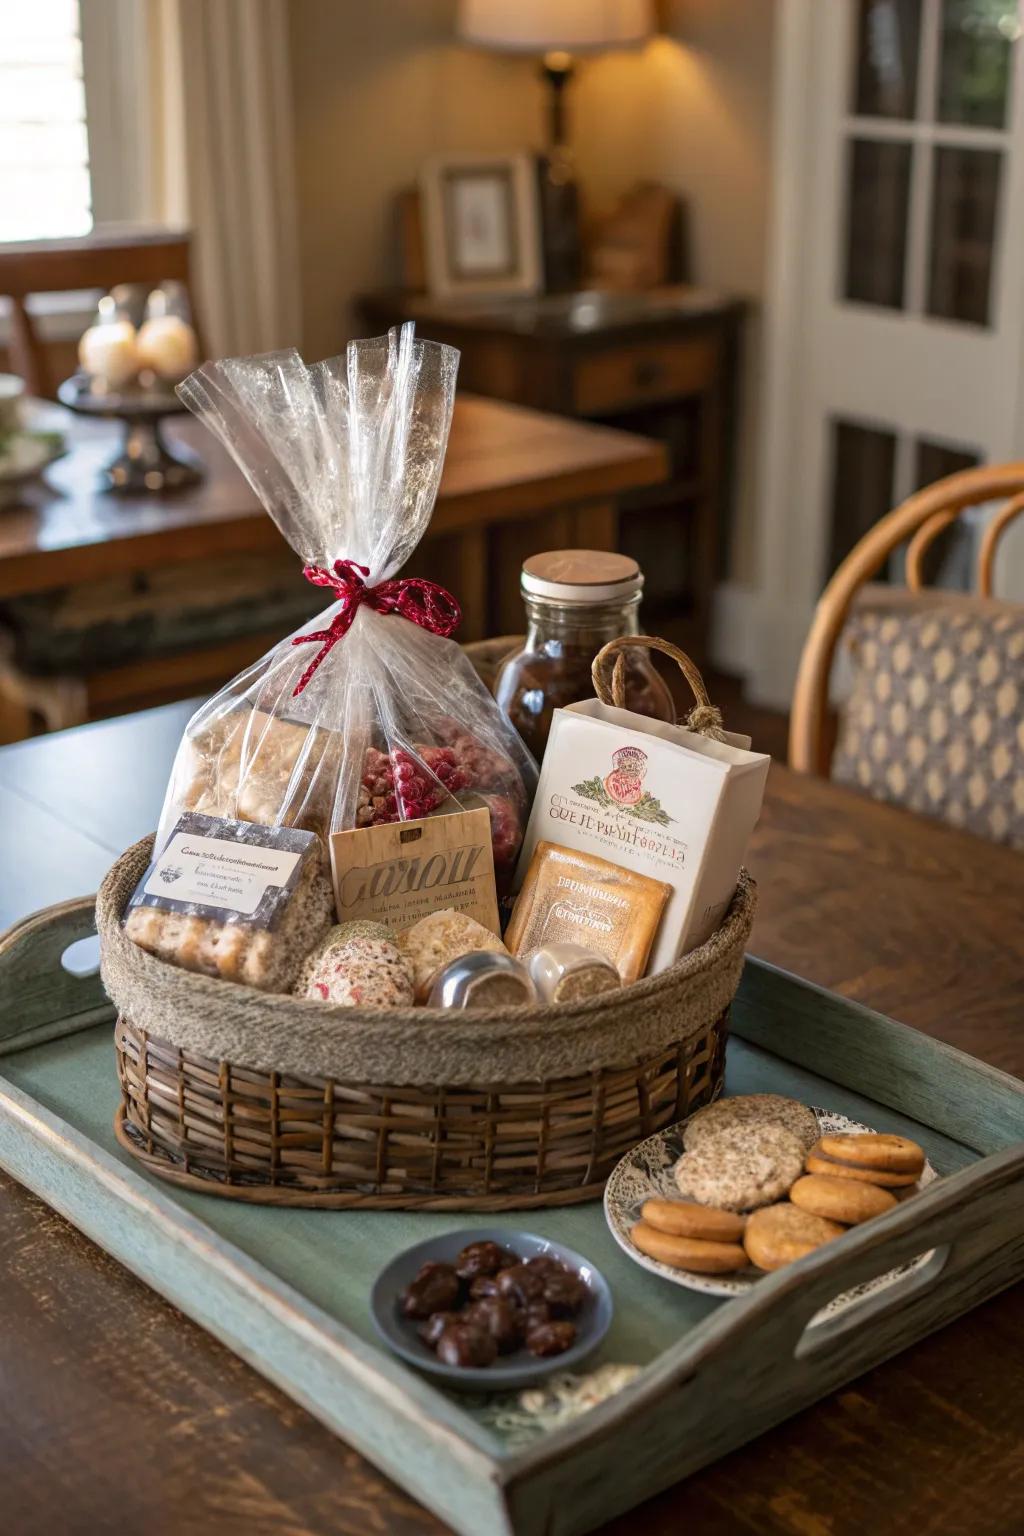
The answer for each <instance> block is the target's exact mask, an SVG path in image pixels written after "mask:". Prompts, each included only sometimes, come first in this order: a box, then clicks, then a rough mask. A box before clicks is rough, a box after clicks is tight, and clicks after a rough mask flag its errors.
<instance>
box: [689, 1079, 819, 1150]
mask: <svg viewBox="0 0 1024 1536" xmlns="http://www.w3.org/2000/svg"><path fill="white" fill-rule="evenodd" d="M752 1125H781V1126H783V1127H784V1128H785V1129H786V1130H787V1131H789V1132H790V1133H791V1134H792V1135H793V1136H795V1137H796V1139H797V1141H799V1142H801V1143H802V1145H803V1149H804V1151H805V1152H809V1151H810V1149H811V1148H812V1147H813V1146H814V1143H815V1142H816V1141H817V1139H818V1137H819V1136H820V1135H821V1130H820V1128H819V1126H818V1120H817V1116H816V1115H815V1113H814V1110H813V1109H809V1108H808V1107H807V1105H806V1104H801V1103H800V1102H799V1101H798V1100H797V1099H787V1098H784V1097H783V1096H782V1094H780V1093H746V1094H741V1095H739V1096H738V1097H737V1098H734V1099H716V1101H715V1102H714V1104H709V1105H708V1106H707V1107H706V1108H705V1109H698V1111H697V1113H696V1114H695V1115H692V1116H691V1117H690V1119H689V1120H687V1122H686V1125H685V1127H684V1129H683V1146H684V1147H685V1148H686V1150H687V1152H689V1151H691V1150H692V1149H693V1148H695V1147H699V1146H700V1144H701V1142H702V1141H703V1140H704V1138H705V1136H708V1135H710V1134H711V1132H712V1131H720V1130H725V1129H726V1128H728V1129H730V1130H734V1131H741V1130H745V1129H746V1128H747V1126H752Z"/></svg>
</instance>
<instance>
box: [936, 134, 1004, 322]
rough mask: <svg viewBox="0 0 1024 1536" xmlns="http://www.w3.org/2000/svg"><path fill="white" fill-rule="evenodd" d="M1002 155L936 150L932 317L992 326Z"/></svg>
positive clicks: (971, 150)
mask: <svg viewBox="0 0 1024 1536" xmlns="http://www.w3.org/2000/svg"><path fill="white" fill-rule="evenodd" d="M1002 158H1003V157H1002V154H1001V153H1000V152H999V150H995V149H951V148H949V147H943V148H937V149H936V150H935V179H934V186H933V191H932V228H931V271H930V274H929V279H928V306H927V307H928V313H929V314H930V315H937V316H939V317H941V318H942V319H945V320H964V321H966V322H967V323H968V324H970V325H988V323H989V304H990V290H991V287H992V255H993V242H994V239H995V229H996V209H997V205H998V202H999V173H1000V169H1001V166H1002Z"/></svg>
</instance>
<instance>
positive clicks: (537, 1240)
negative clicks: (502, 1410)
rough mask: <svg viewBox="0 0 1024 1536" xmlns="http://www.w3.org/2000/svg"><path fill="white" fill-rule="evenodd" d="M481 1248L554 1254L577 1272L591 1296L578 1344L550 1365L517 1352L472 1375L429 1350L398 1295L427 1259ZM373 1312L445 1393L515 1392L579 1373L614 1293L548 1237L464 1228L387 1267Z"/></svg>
mask: <svg viewBox="0 0 1024 1536" xmlns="http://www.w3.org/2000/svg"><path fill="white" fill-rule="evenodd" d="M482 1242H494V1243H500V1245H501V1246H502V1247H503V1248H510V1249H511V1250H512V1252H513V1253H515V1254H518V1255H519V1257H520V1258H521V1259H532V1258H534V1257H535V1256H536V1255H537V1254H541V1253H543V1254H550V1255H551V1257H552V1258H554V1259H559V1260H560V1261H561V1262H562V1263H563V1264H567V1265H568V1266H569V1267H570V1268H571V1269H574V1270H576V1272H577V1273H578V1275H579V1277H580V1279H581V1280H582V1281H583V1283H584V1284H585V1285H586V1287H587V1290H588V1291H589V1293H590V1294H589V1296H588V1298H587V1301H586V1302H585V1304H584V1307H583V1310H582V1312H580V1314H579V1316H578V1317H577V1318H575V1319H574V1321H575V1323H576V1342H575V1344H574V1345H573V1346H572V1348H571V1349H567V1350H566V1351H565V1353H564V1354H561V1355H553V1356H552V1357H551V1358H550V1359H547V1360H540V1359H538V1358H537V1357H536V1355H531V1354H529V1352H528V1351H527V1350H525V1349H518V1350H516V1352H515V1354H512V1355H499V1356H498V1359H497V1360H496V1361H495V1362H494V1364H493V1365H488V1366H485V1367H483V1368H482V1369H479V1370H474V1369H471V1368H469V1367H466V1366H459V1365H444V1364H442V1362H441V1361H440V1360H438V1358H437V1356H436V1355H435V1354H434V1352H433V1350H431V1349H428V1348H427V1346H426V1345H425V1344H424V1342H423V1340H422V1339H421V1338H420V1336H419V1334H418V1333H417V1331H416V1324H415V1323H414V1322H411V1321H409V1320H408V1319H406V1318H404V1317H403V1316H402V1314H401V1312H400V1311H399V1306H398V1298H399V1295H400V1293H401V1292H402V1291H403V1290H404V1289H405V1287H406V1286H407V1285H408V1284H409V1282H410V1280H412V1279H414V1278H415V1276H416V1275H417V1274H418V1273H419V1270H420V1266H421V1265H422V1264H425V1263H426V1262H427V1260H428V1259H436V1260H438V1261H439V1262H441V1263H445V1264H450V1263H452V1262H453V1260H454V1259H455V1257H456V1255H457V1254H458V1253H460V1252H461V1250H462V1249H463V1248H465V1247H466V1245H467V1244H468V1243H482ZM370 1311H371V1314H372V1316H373V1321H374V1326H375V1327H376V1329H377V1332H378V1333H379V1334H380V1336H381V1338H382V1339H383V1340H384V1342H385V1344H387V1345H388V1346H389V1347H390V1348H391V1349H393V1350H394V1351H395V1353H396V1354H397V1355H401V1357H402V1359H403V1360H406V1361H407V1362H408V1363H409V1364H410V1365H414V1366H415V1367H416V1369H417V1370H418V1371H423V1372H424V1373H425V1374H426V1375H428V1376H432V1377H434V1379H435V1380H436V1381H438V1382H442V1383H443V1384H444V1385H445V1386H446V1387H452V1388H455V1389H458V1390H462V1391H470V1392H513V1391H516V1390H518V1389H519V1388H520V1387H528V1386H530V1385H531V1384H532V1383H534V1382H536V1381H540V1380H542V1379H543V1378H544V1377H545V1376H551V1375H553V1374H554V1373H555V1372H557V1371H571V1370H575V1369H576V1367H577V1366H578V1365H579V1364H580V1363H581V1362H582V1361H583V1360H585V1359H586V1358H587V1356H588V1355H589V1354H591V1353H592V1352H593V1351H594V1350H595V1349H596V1348H597V1346H598V1345H599V1344H600V1342H601V1340H602V1339H603V1338H604V1336H605V1334H606V1333H607V1332H608V1328H609V1325H610V1324H611V1320H612V1293H611V1291H610V1290H609V1288H608V1282H607V1281H606V1280H605V1278H604V1276H603V1275H602V1274H601V1272H600V1270H597V1269H595V1268H594V1266H593V1264H591V1262H590V1260H589V1259H585V1258H584V1257H583V1255H582V1254H581V1253H576V1252H575V1251H574V1250H573V1249H572V1248H566V1247H564V1246H563V1245H562V1244H561V1243H552V1242H549V1240H548V1239H547V1238H546V1237H537V1236H536V1234H535V1233H533V1232H518V1231H516V1229H515V1228H514V1227H463V1228H461V1229H460V1230H459V1231H458V1232H447V1233H445V1235H444V1236H443V1237H431V1238H428V1239H427V1240H426V1242H422V1243H416V1244H415V1246H414V1247H412V1248H406V1249H405V1250H404V1252H402V1253H400V1254H398V1255H397V1256H396V1257H395V1258H393V1259H392V1260H391V1263H390V1264H387V1265H385V1267H384V1268H383V1269H382V1270H381V1272H380V1274H379V1275H378V1276H377V1279H376V1281H375V1283H374V1287H373V1290H372V1292H371V1293H370Z"/></svg>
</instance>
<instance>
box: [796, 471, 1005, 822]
mask: <svg viewBox="0 0 1024 1536" xmlns="http://www.w3.org/2000/svg"><path fill="white" fill-rule="evenodd" d="M993 504H998V505H997V506H996V507H995V510H993V512H992V513H991V515H990V516H989V517H988V520H987V522H986V523H985V527H984V533H983V535H982V537H981V540H980V544H979V546H978V552H977V559H976V562H975V571H974V591H973V592H948V591H938V590H934V589H928V588H926V586H925V582H924V571H925V566H926V557H927V556H928V554H929V551H931V549H932V546H933V545H934V543H935V540H936V539H937V538H938V537H939V536H940V534H941V533H942V532H943V531H944V530H945V529H947V528H949V527H950V526H951V525H952V524H953V523H954V522H955V521H956V519H957V518H958V517H960V516H961V514H962V513H964V512H965V511H966V510H967V509H968V508H971V507H981V506H990V505H993ZM1021 512H1024V462H1022V463H1014V464H1002V465H989V466H985V467H983V468H980V469H969V470H963V471H961V472H960V473H958V474H955V475H950V476H948V477H947V478H946V479H944V480H940V481H938V482H937V483H936V484H934V485H931V486H928V487H927V488H926V489H925V490H923V491H919V492H918V493H917V494H916V495H914V496H911V497H909V498H908V500H906V501H905V502H903V503H902V505H901V506H898V507H897V508H896V509H895V510H894V511H892V512H890V513H889V514H888V515H887V516H886V517H884V518H882V519H881V521H880V522H878V523H877V524H876V525H875V527H874V528H872V529H871V530H870V532H869V533H867V534H866V535H865V536H864V538H863V539H861V541H860V543H859V544H857V546H856V547H855V548H854V549H853V550H852V551H851V553H850V554H849V555H848V556H847V557H846V559H845V560H844V561H843V563H842V564H841V565H840V567H839V569H838V570H837V571H836V573H835V575H834V576H833V577H832V579H831V581H830V582H829V584H828V586H827V587H826V588H825V591H824V592H823V594H822V596H821V599H820V600H819V602H818V606H817V609H816V611H815V615H814V620H813V623H812V625H811V628H810V632H809V634H808V637H807V640H806V642H805V645H804V650H803V655H802V657H801V661H800V667H799V671H798V674H797V681H796V688H795V691H794V695H793V704H792V712H791V717H790V734H789V762H790V766H791V767H792V768H795V769H797V770H798V771H799V772H802V773H818V774H822V775H824V776H826V777H828V776H831V777H832V778H833V779H835V780H837V781H838V782H842V783H847V784H851V785H854V786H856V787H858V788H860V789H862V790H865V791H866V792H867V793H869V794H871V795H873V796H874V797H875V798H877V799H882V800H889V801H892V802H894V803H896V804H900V805H904V806H906V807H907V808H909V809H912V810H915V811H919V812H922V813H924V814H926V815H932V816H938V817H940V818H942V819H943V820H946V821H949V822H951V823H953V824H954V825H956V826H961V827H964V828H966V829H967V830H969V831H972V832H975V833H976V834H978V835H979V836H982V837H986V838H989V839H990V840H993V841H997V842H1004V843H1009V844H1012V845H1014V846H1021V847H1024V726H1022V724H1021V721H1022V716H1024V606H1021V605H1020V604H1019V603H1011V602H1006V601H1002V600H999V599H997V598H995V597H993V595H992V574H993V565H994V561H995V555H996V549H997V547H998V544H999V540H1000V539H1001V537H1002V535H1003V534H1004V533H1005V531H1006V529H1007V528H1008V527H1009V526H1010V524H1011V523H1012V522H1013V521H1014V519H1015V518H1016V517H1018V516H1019V515H1020V513H1021ZM903 544H906V546H907V549H906V587H905V588H899V587H896V588H894V587H890V586H879V585H872V586H866V585H865V584H866V583H868V582H870V581H871V578H872V577H874V576H876V575H877V574H878V573H879V571H880V570H881V569H882V568H883V567H884V566H885V564H886V562H887V561H888V559H889V557H890V555H892V554H893V553H894V552H895V551H896V550H897V549H898V548H899V547H900V546H902V545H903ZM840 641H842V643H843V647H844V649H845V650H846V652H847V655H848V659H849V663H850V673H851V679H852V681H851V685H850V689H849V693H848V696H847V697H846V699H845V701H844V702H843V704H842V705H841V707H840V709H839V719H838V737H836V735H835V731H834V727H835V723H836V722H835V720H834V718H833V716H832V714H831V713H830V708H829V681H830V677H831V674H832V668H833V662H834V660H835V657H836V652H837V648H838V647H839V644H840ZM833 740H835V741H836V745H835V751H834V753H833V751H832V743H833Z"/></svg>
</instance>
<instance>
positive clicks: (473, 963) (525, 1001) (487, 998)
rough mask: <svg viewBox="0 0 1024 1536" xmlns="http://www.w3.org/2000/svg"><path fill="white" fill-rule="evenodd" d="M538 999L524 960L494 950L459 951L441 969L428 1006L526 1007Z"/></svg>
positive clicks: (431, 990) (431, 991) (432, 988)
mask: <svg viewBox="0 0 1024 1536" xmlns="http://www.w3.org/2000/svg"><path fill="white" fill-rule="evenodd" d="M536 1001H537V992H536V988H535V987H534V984H533V981H532V980H531V978H530V973H529V971H528V970H527V968H526V966H525V965H524V964H523V962H522V961H521V960H515V959H513V957H512V956H511V955H503V954H500V953H498V952H496V951H494V950H488V949H477V950H474V951H473V952H472V953H471V954H468V955H460V957H459V958H458V959H457V960H452V961H451V962H450V964H448V965H446V966H445V968H444V970H443V971H441V972H440V973H439V975H438V977H437V979H436V980H435V982H434V984H433V986H432V987H431V989H430V997H429V998H428V1000H427V1007H428V1008H525V1007H527V1006H528V1005H529V1004H531V1003H535V1002H536Z"/></svg>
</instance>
